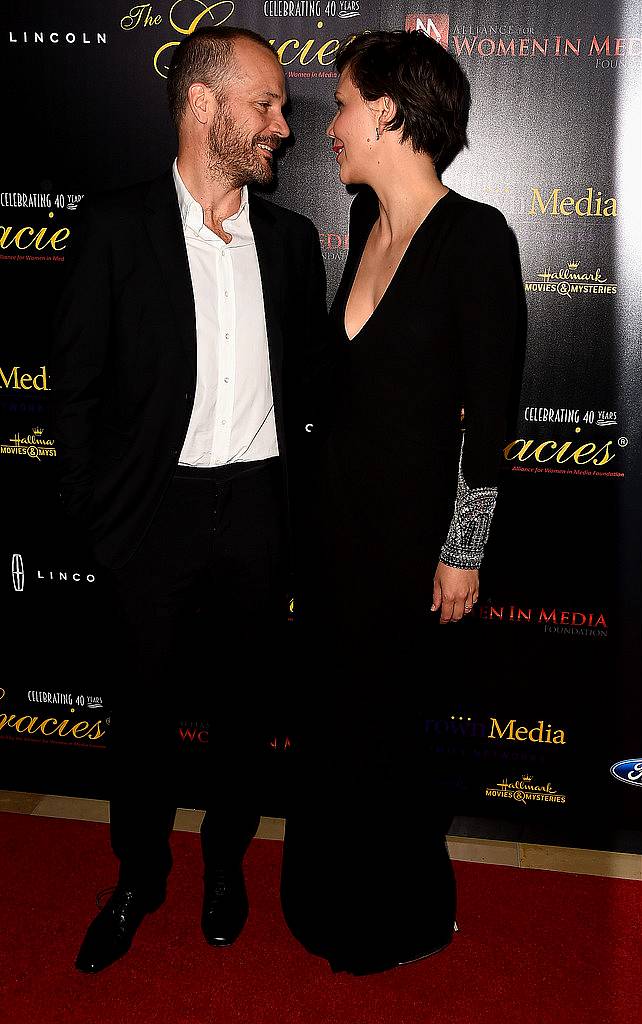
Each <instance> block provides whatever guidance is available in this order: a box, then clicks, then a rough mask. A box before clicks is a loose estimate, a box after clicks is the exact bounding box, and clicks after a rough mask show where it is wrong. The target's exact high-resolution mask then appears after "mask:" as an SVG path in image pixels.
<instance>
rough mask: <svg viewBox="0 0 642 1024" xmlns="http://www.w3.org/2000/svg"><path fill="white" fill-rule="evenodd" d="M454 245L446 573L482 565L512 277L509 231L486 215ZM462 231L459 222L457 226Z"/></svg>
mask: <svg viewBox="0 0 642 1024" xmlns="http://www.w3.org/2000/svg"><path fill="white" fill-rule="evenodd" d="M474 212H475V221H474V224H470V225H468V238H464V237H460V240H459V245H460V246H461V249H460V251H461V252H462V260H461V264H460V265H461V275H462V277H461V280H462V287H463V288H465V293H466V295H465V301H462V303H461V304H459V306H458V308H457V310H456V311H454V315H455V317H456V320H457V328H458V340H459V359H460V370H461V379H462V397H463V406H464V410H465V426H466V429H465V435H464V441H463V443H462V448H461V455H460V461H459V474H458V484H457V494H456V498H455V504H454V512H453V517H452V520H451V524H450V528H449V530H448V535H447V537H446V540H445V543H444V545H443V547H442V550H441V560H442V561H443V562H444V563H445V564H446V565H451V566H454V567H456V568H460V569H477V568H479V566H480V565H481V562H482V558H483V555H484V547H485V545H486V542H487V540H488V535H489V532H490V526H491V521H492V518H493V513H494V511H495V504H496V500H497V479H498V474H499V465H500V457H501V450H502V446H503V442H504V437H505V425H506V407H507V403H508V391H509V386H510V380H511V375H512V367H513V359H514V349H515V336H516V325H517V312H518V306H517V295H518V292H517V274H516V269H515V264H514V257H513V254H512V252H511V242H510V235H509V231H508V227H507V225H506V221H505V220H504V218H503V216H502V215H501V214H500V213H499V212H498V211H497V210H494V209H492V208H491V207H486V206H481V207H480V206H476V207H475V210H474ZM459 230H460V232H462V231H464V230H466V224H465V221H464V220H462V222H461V223H460V225H459Z"/></svg>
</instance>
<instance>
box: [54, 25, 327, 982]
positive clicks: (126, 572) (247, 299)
mask: <svg viewBox="0 0 642 1024" xmlns="http://www.w3.org/2000/svg"><path fill="white" fill-rule="evenodd" d="M168 94H169V101H170V109H171V112H172V115H173V118H174V121H175V123H176V126H177V129H178V136H179V147H178V157H177V160H176V162H175V163H174V165H173V167H172V169H171V170H170V171H168V172H167V173H166V174H164V175H163V176H162V177H160V178H158V179H157V180H155V181H152V182H148V183H145V184H142V185H138V186H135V187H132V188H129V189H127V190H124V191H122V192H119V193H116V194H112V195H109V196H107V197H106V198H103V199H101V200H99V201H97V202H95V203H93V204H92V205H91V207H90V208H89V210H88V212H87V217H86V225H85V231H84V238H83V241H82V244H81V245H80V251H79V254H78V259H77V261H76V265H75V269H74V272H73V274H72V275H71V278H70V281H69V284H68V286H67V288H66V291H65V294H64V296H63V299H62V302H61V305H60V308H59V311H58V316H57V327H56V343H55V348H54V358H53V368H54V373H55V386H56V390H57V393H58V398H59V411H58V415H57V440H58V447H59V449H60V450H61V452H62V455H63V473H62V479H61V499H62V501H63V504H64V505H65V507H66V509H67V511H68V512H69V514H70V515H71V516H72V518H73V519H74V520H75V521H76V522H79V523H82V525H83V527H84V528H85V529H86V530H87V531H88V533H89V535H90V538H91V541H92V544H93V548H94V552H95V555H96V558H97V560H98V561H99V562H100V563H102V564H103V565H104V566H105V567H106V568H107V573H106V575H107V576H108V578H109V580H110V582H111V584H112V587H113V590H114V592H115V594H116V596H117V599H118V605H119V608H120V611H121V614H122V617H123V620H124V626H125V632H126V635H127V636H128V638H129V644H130V646H129V648H128V650H127V653H124V654H123V655H122V671H121V672H120V677H121V678H120V685H119V686H118V688H117V693H116V695H115V698H114V708H113V713H112V755H111V756H112V794H111V796H112V799H111V839H112V847H113V850H114V852H115V854H116V856H117V857H118V858H119V860H120V874H119V879H118V884H117V886H116V887H115V890H114V891H113V893H112V895H111V897H110V899H109V901H108V902H107V904H106V905H105V906H104V907H103V909H102V910H101V912H100V913H99V915H98V916H97V917H96V919H95V920H94V921H93V922H92V924H91V925H90V927H89V930H88V932H87V935H86V937H85V940H84V942H83V944H82V946H81V949H80V952H79V954H78V958H77V961H76V966H77V967H78V969H79V970H81V971H85V972H96V971H100V970H102V969H103V968H104V967H106V966H108V965H109V964H111V963H113V961H114V960H116V959H118V958H119V957H120V956H122V955H123V954H124V953H126V952H127V950H128V949H129V947H130V945H131V942H132V939H133V937H134V934H135V932H136V929H137V928H138V926H139V924H140V923H141V921H142V920H143V918H144V916H145V914H147V913H150V912H151V911H153V910H155V909H157V908H158V907H159V906H160V904H161V903H162V902H163V900H164V897H165V885H166V879H167V875H168V873H169V870H170V867H171V855H170V847H169V835H170V831H171V828H172V822H173V816H174V813H175V809H176V799H175V797H174V796H173V794H172V779H173V771H172V767H171V765H172V758H171V756H170V754H171V751H172V748H173V746H174V745H175V736H176V721H175V718H173V717H172V712H173V711H174V714H176V711H175V701H174V700H173V699H172V694H171V687H170V686H169V680H168V675H169V673H168V666H169V665H170V664H173V662H172V659H176V657H177V655H178V663H179V664H180V663H181V661H183V662H185V661H189V663H190V666H191V665H193V664H194V663H196V664H197V665H198V666H199V667H198V669H197V673H196V674H197V682H198V695H199V700H201V701H202V702H203V703H204V705H205V707H206V708H207V711H208V712H209V718H210V742H209V748H210V749H209V753H208V758H209V760H208V767H207V772H208V778H209V783H208V787H209V793H210V795H209V797H208V802H207V808H206V815H205V819H204V822H203V827H202V830H201V839H202V848H203V860H204V879H205V888H204V901H203V914H202V927H203V932H204V934H205V937H206V939H207V941H208V942H209V943H210V944H211V945H215V946H216V945H218V946H221V945H229V944H230V943H231V942H233V941H234V940H235V939H236V938H237V936H238V935H239V934H240V932H241V929H242V928H243V925H244V923H245V919H246V917H247V911H248V904H247V896H246V892H245V886H244V881H243V872H242V859H243V855H244V853H245V850H246V848H247V846H248V844H249V842H250V840H251V838H252V836H253V835H254V832H255V831H256V828H257V825H258V820H259V807H258V806H257V802H258V801H257V787H256V771H255V767H254V764H253V756H254V754H255V752H256V733H257V723H258V721H259V719H260V694H261V692H264V691H265V688H266V683H267V682H268V681H270V679H271V678H272V677H273V676H274V674H275V669H276V668H278V666H275V664H274V663H275V659H276V655H275V651H277V650H278V643H277V641H276V639H275V638H276V637H277V636H278V633H279V631H280V629H281V628H282V627H281V624H282V623H283V622H284V621H285V615H286V597H287V578H286V577H287V566H288V551H289V548H290V545H289V537H290V535H291V522H290V519H291V516H290V510H291V505H292V501H291V499H292V490H293V486H294V485H295V484H296V474H294V475H293V461H294V460H295V459H296V456H297V452H300V450H301V443H302V441H303V440H304V438H305V431H306V430H307V429H309V423H307V422H306V421H309V420H311V419H312V412H311V405H310V404H309V402H308V398H309V385H310V382H311V380H312V378H313V376H314V374H315V372H316V369H317V368H318V366H319V365H320V364H321V363H322V362H323V359H324V347H325V333H326V332H325V278H324V273H323V265H322V260H321V253H320V247H319V240H318V235H317V233H316V231H315V229H314V226H313V225H312V223H311V222H310V221H308V220H307V219H306V218H304V217H301V216H299V215H297V214H294V213H291V212H289V211H287V210H284V209H282V208H280V207H278V206H276V205H274V204H272V203H269V202H267V201H265V200H263V199H262V198H259V197H258V196H256V195H254V194H248V189H247V186H248V185H249V184H256V185H265V184H267V183H269V182H270V181H271V179H272V175H273V160H274V152H275V150H276V149H277V147H278V146H279V145H280V143H281V142H282V141H283V140H284V139H285V138H287V136H288V135H289V129H288V126H287V124H286V121H285V119H284V117H283V105H284V103H285V100H286V96H285V81H284V76H283V71H282V69H281V66H280V64H279V62H278V60H277V59H276V57H275V55H274V53H273V51H272V50H271V49H270V47H269V45H268V44H267V42H265V40H263V39H261V37H259V36H256V35H255V34H254V33H251V32H247V31H244V30H240V29H229V28H218V29H203V30H199V31H198V32H196V33H194V34H193V35H192V36H190V37H188V38H187V39H186V40H185V41H184V42H183V43H181V45H180V46H179V47H178V48H177V50H176V51H175V55H174V58H173V61H172V65H171V68H170V72H169V77H168ZM197 612H198V614H196V613H197ZM174 671H175V670H174ZM179 671H180V670H179ZM184 674H185V678H181V677H178V678H177V677H176V676H174V678H173V679H172V686H173V688H174V689H175V688H176V687H177V686H178V687H180V688H181V689H182V688H183V687H184V685H186V684H187V683H188V682H189V681H191V680H192V678H193V675H194V670H193V668H191V667H190V670H189V672H185V671H184ZM142 721H144V722H145V723H146V729H141V728H140V725H141V722H142Z"/></svg>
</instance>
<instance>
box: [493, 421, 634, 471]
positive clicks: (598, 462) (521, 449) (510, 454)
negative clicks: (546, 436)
mask: <svg viewBox="0 0 642 1024" xmlns="http://www.w3.org/2000/svg"><path fill="white" fill-rule="evenodd" d="M581 431H582V428H581V427H576V428H575V433H576V434H580V433H581ZM578 442H579V438H578ZM534 444H535V441H533V440H532V439H530V440H526V438H523V437H518V438H516V439H515V440H514V441H509V442H508V444H507V445H506V447H505V448H504V458H505V459H506V461H507V462H526V461H527V460H528V459H532V460H533V461H534V462H538V463H541V462H557V464H558V465H560V466H562V465H564V463H566V462H574V463H575V465H576V466H586V465H588V464H589V463H591V462H592V463H593V465H594V466H606V464H607V463H609V462H611V461H612V460H613V459H614V458H615V452H613V451H611V445H612V444H613V441H607V442H606V444H604V445H602V447H601V448H598V447H597V445H596V444H594V442H593V441H589V442H582V443H578V444H577V445H575V447H574V443H573V441H564V443H563V444H558V442H557V441H551V440H545V441H540V442H539V443H538V444H537V446H536V447H535V448H533V445H534ZM546 447H550V448H551V449H552V451H551V452H547V453H546V454H543V452H544V448H546ZM531 449H532V450H531Z"/></svg>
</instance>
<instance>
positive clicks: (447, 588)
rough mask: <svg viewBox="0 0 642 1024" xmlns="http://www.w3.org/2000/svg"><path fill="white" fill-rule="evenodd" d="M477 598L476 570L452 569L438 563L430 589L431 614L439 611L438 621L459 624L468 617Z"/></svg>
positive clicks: (477, 575)
mask: <svg viewBox="0 0 642 1024" xmlns="http://www.w3.org/2000/svg"><path fill="white" fill-rule="evenodd" d="M478 597H479V571H478V570H477V569H453V567H452V566H450V565H445V564H444V563H443V562H440V563H439V565H438V566H437V572H436V573H435V579H434V583H433V589H432V608H431V609H430V610H431V612H436V611H439V609H440V608H441V615H440V617H439V621H440V622H441V623H444V622H459V620H460V619H461V618H462V617H463V616H464V615H469V614H470V612H472V610H473V606H474V605H475V604H476V602H477V599H478Z"/></svg>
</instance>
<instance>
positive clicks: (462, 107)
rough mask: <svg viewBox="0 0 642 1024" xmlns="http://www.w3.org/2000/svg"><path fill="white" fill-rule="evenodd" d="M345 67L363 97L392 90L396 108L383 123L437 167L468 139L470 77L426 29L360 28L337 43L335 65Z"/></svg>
mask: <svg viewBox="0 0 642 1024" xmlns="http://www.w3.org/2000/svg"><path fill="white" fill-rule="evenodd" d="M346 68H347V69H348V70H349V73H350V77H351V78H352V81H353V82H354V84H355V86H356V87H357V89H358V90H359V92H360V93H361V95H362V96H363V98H364V100H368V101H371V100H378V99H380V98H381V97H382V96H390V98H391V99H392V100H393V101H394V103H395V105H396V107H397V112H396V114H395V116H394V118H393V119H392V121H390V122H389V124H388V125H386V128H387V129H388V130H390V131H396V130H398V129H401V138H402V140H403V141H404V142H405V141H406V140H407V139H409V140H410V143H411V145H412V148H413V149H414V150H415V151H416V152H418V153H429V154H430V156H432V158H433V160H434V162H435V168H436V170H437V172H438V173H441V172H442V171H443V170H444V168H446V167H447V166H448V164H449V163H450V162H451V161H452V160H454V158H455V157H456V156H457V153H459V151H460V150H461V149H463V148H464V146H467V145H468V138H467V135H466V126H467V125H468V112H469V110H470V85H469V84H468V79H467V78H466V75H465V74H464V72H463V70H462V68H461V66H460V64H459V62H458V61H457V60H456V59H455V57H453V55H452V54H451V53H449V52H448V50H445V49H444V48H443V46H441V45H440V44H439V43H437V42H435V40H434V39H431V38H429V36H427V35H426V34H425V32H361V33H359V35H357V36H354V37H353V38H351V39H346V41H345V42H344V43H342V45H341V46H340V48H339V51H338V54H337V71H338V72H339V74H341V73H342V72H343V71H345V70H346Z"/></svg>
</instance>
